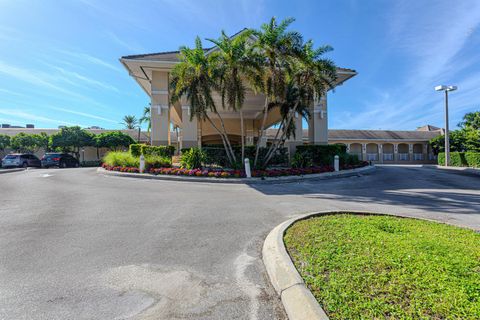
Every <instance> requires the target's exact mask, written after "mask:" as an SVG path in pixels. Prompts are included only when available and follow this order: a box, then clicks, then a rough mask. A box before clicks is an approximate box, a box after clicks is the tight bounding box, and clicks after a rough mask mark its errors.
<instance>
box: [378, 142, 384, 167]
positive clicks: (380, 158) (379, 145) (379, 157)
mask: <svg viewBox="0 0 480 320" xmlns="http://www.w3.org/2000/svg"><path fill="white" fill-rule="evenodd" d="M377 147H378V162H380V163H383V144H381V143H380V144H378V143H377Z"/></svg>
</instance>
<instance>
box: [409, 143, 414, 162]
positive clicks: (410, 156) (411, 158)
mask: <svg viewBox="0 0 480 320" xmlns="http://www.w3.org/2000/svg"><path fill="white" fill-rule="evenodd" d="M408 160H409V161H413V143H409V144H408Z"/></svg>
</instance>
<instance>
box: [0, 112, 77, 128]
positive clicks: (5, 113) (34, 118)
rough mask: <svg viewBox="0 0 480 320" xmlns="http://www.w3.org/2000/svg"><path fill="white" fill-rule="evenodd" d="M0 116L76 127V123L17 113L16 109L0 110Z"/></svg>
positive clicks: (27, 113)
mask: <svg viewBox="0 0 480 320" xmlns="http://www.w3.org/2000/svg"><path fill="white" fill-rule="evenodd" d="M0 114H3V115H6V116H10V117H15V118H19V119H21V120H31V121H37V122H40V121H42V122H48V123H54V124H65V125H69V126H74V125H78V124H77V123H72V122H66V121H63V120H58V119H52V118H48V117H43V116H39V115H36V114H33V113H29V112H24V111H19V110H17V109H0Z"/></svg>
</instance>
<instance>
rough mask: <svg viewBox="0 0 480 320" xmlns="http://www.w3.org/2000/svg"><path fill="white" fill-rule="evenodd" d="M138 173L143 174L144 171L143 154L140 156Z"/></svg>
mask: <svg viewBox="0 0 480 320" xmlns="http://www.w3.org/2000/svg"><path fill="white" fill-rule="evenodd" d="M139 169H140V173H143V171H145V157H144V156H143V154H141V155H140V168H139Z"/></svg>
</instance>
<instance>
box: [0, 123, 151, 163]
mask: <svg viewBox="0 0 480 320" xmlns="http://www.w3.org/2000/svg"><path fill="white" fill-rule="evenodd" d="M60 129H61V128H58V129H41V128H22V127H20V128H18V127H9V128H0V135H1V134H5V135H7V136H10V137H13V136H15V135H17V134H19V133H21V132H23V133H26V134H40V133H42V132H44V133H46V134H47V135H49V136H50V135H52V134H55V133H57V132H58V131H60ZM85 130H87V131H89V132H91V133H94V134H100V133H103V132H112V131H121V132H123V133H125V134H128V135H129V136H130V137H132V139H133V140H135V141H138V139H139V135H138V130H104V129H90V128H87V129H85ZM148 140H149V136H148V134H147V133H146V132H143V131H142V132H141V133H140V142H142V143H147V142H148ZM108 151H109V150H108V149H106V148H99V149H98V150H97V148H95V147H85V148H83V152H82V153H81V154H80V159H79V160H80V161H97V160H100V159H102V157H103V156H104V155H105V154H106V153H107V152H108ZM11 152H12V150H10V149H6V150H3V151H2V150H0V159H1V158H3V157H4V156H5V155H6V154H8V153H11ZM44 153H45V150H43V149H39V150H37V151H36V152H35V155H36V156H37V157H39V158H40V157H42V156H43V154H44Z"/></svg>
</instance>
